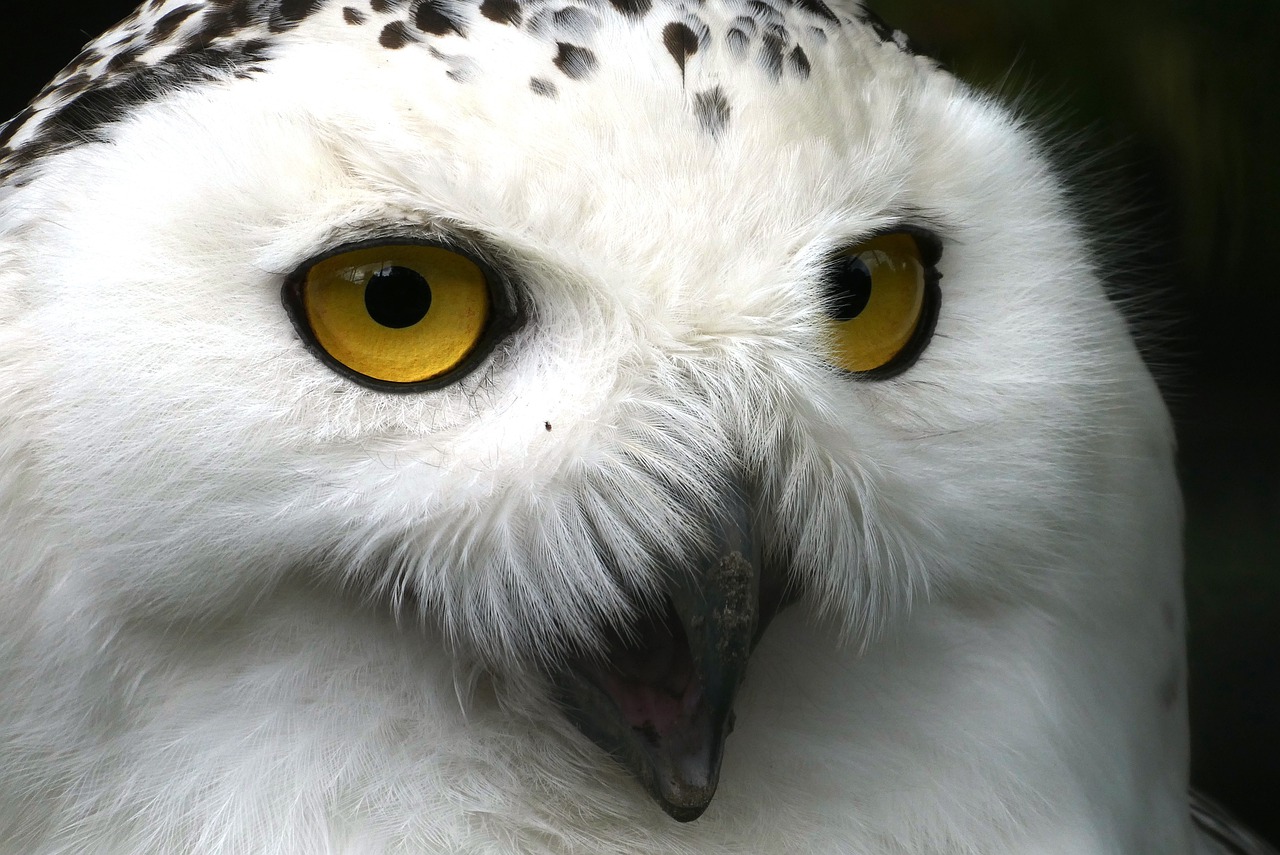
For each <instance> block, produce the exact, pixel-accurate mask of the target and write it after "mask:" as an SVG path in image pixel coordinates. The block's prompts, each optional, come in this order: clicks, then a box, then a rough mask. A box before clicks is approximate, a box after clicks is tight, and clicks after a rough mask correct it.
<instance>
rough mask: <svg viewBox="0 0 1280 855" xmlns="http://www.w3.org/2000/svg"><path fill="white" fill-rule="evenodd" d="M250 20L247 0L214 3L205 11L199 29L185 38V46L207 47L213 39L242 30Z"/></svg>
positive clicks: (251, 19)
mask: <svg viewBox="0 0 1280 855" xmlns="http://www.w3.org/2000/svg"><path fill="white" fill-rule="evenodd" d="M252 21H253V12H252V10H251V9H250V8H249V0H234V2H230V3H228V2H222V3H218V4H215V5H214V6H212V7H210V8H209V9H208V11H206V12H205V15H204V18H203V19H201V21H200V27H199V29H198V30H197V31H196V32H195V33H193V34H192V35H191V36H190V37H189V38H188V39H187V44H186V46H187V47H188V48H190V49H191V50H200V49H201V48H205V47H208V46H209V43H210V42H212V41H213V40H214V39H216V38H219V37H221V36H225V35H227V34H229V33H234V32H237V31H239V30H242V29H244V28H245V27H247V26H249V24H250V23H251V22H252Z"/></svg>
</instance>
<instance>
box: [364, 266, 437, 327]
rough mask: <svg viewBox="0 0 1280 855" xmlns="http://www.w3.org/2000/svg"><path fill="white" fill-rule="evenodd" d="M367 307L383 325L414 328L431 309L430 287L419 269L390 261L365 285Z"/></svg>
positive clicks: (372, 315) (365, 304)
mask: <svg viewBox="0 0 1280 855" xmlns="http://www.w3.org/2000/svg"><path fill="white" fill-rule="evenodd" d="M364 307H365V309H366V310H367V311H368V312H369V317H371V318H373V319H374V320H375V321H377V322H378V323H380V324H382V325H383V326H384V327H390V328H391V329H393V330H401V329H404V328H405V327H411V326H413V325H414V324H416V323H417V322H418V321H420V320H422V319H423V318H425V317H426V316H427V312H428V311H430V310H431V286H430V285H428V284H427V280H426V278H425V277H423V275H422V274H421V273H418V271H416V270H410V269H409V268H408V267H396V266H394V265H391V264H388V265H386V266H385V267H383V268H382V269H381V270H379V271H378V272H377V273H375V274H373V277H372V278H371V279H370V280H369V284H368V285H366V286H365V288H364Z"/></svg>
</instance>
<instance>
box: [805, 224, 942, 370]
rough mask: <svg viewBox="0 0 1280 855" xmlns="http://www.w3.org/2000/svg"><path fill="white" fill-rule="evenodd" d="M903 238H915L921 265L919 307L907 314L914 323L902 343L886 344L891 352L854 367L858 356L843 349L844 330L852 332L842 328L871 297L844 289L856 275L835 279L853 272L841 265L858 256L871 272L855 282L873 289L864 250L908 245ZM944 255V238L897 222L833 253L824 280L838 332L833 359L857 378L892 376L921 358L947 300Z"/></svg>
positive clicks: (831, 320)
mask: <svg viewBox="0 0 1280 855" xmlns="http://www.w3.org/2000/svg"><path fill="white" fill-rule="evenodd" d="M904 238H905V239H909V240H910V242H911V243H910V247H911V250H912V253H911V256H912V260H913V262H914V263H915V264H916V265H918V276H919V281H918V282H917V283H916V286H915V287H916V288H918V290H919V293H918V302H919V308H918V310H912V312H911V314H910V315H909V316H904V319H905V318H913V319H914V325H913V326H911V328H910V329H909V330H907V331H906V334H905V336H903V337H902V338H901V343H900V345H898V346H894V345H893V344H892V343H890V344H888V345H887V346H888V347H889V348H890V351H891V355H890V356H888V357H887V358H883V360H882V361H879V359H878V358H876V357H872V358H871V359H872V364H871V365H870V367H866V368H861V367H851V366H852V364H853V363H854V362H856V361H857V360H856V359H850V358H849V356H848V354H847V353H845V352H843V351H842V350H841V347H842V344H843V339H842V334H843V335H844V336H848V331H847V330H841V329H840V327H841V326H842V325H848V324H849V323H851V322H853V321H854V320H855V319H857V317H858V315H860V313H861V312H862V310H863V308H865V307H866V306H867V303H868V302H869V301H870V300H871V299H872V298H871V295H870V294H869V293H867V294H853V293H845V290H844V289H847V288H849V287H850V285H851V284H852V283H853V282H854V280H853V279H851V278H850V279H846V281H845V282H843V283H836V281H835V277H837V276H842V275H846V276H847V275H848V268H847V267H842V260H843V259H849V258H853V259H856V260H858V262H859V265H860V267H861V270H860V271H859V274H858V275H864V276H866V277H867V281H866V282H865V283H863V282H857V283H856V287H858V288H867V289H869V288H870V272H869V270H867V268H866V265H865V264H863V263H862V257H863V255H864V254H865V253H868V252H872V253H876V254H880V251H881V250H883V249H884V248H885V244H886V243H890V244H891V243H893V242H897V243H898V244H899V246H905V245H906V244H904V243H903V241H902V239H904ZM891 254H892V252H891ZM941 258H942V242H941V240H940V239H939V238H938V237H937V235H935V234H934V233H933V232H931V231H929V230H927V229H923V228H920V227H917V226H911V225H907V226H895V227H893V228H891V229H886V230H884V231H881V232H877V233H874V234H872V235H869V236H867V237H866V238H864V239H862V240H860V241H859V242H858V243H856V244H853V245H851V246H849V247H847V248H845V249H842V250H840V251H839V252H836V253H834V254H833V255H832V256H831V261H830V263H829V265H828V268H827V271H828V272H827V277H826V280H825V285H826V288H827V291H828V302H827V306H826V307H825V308H826V314H827V317H828V322H829V323H830V324H831V326H832V335H833V340H832V352H831V355H830V357H829V361H830V362H831V363H832V365H833V366H834V367H835V368H837V369H839V370H841V371H842V372H843V373H845V374H847V375H849V376H851V377H853V378H855V379H857V380H887V379H890V378H892V377H896V376H898V375H900V374H902V373H903V372H905V371H907V370H908V369H909V368H911V367H912V366H913V365H914V364H915V363H916V361H917V360H918V359H919V358H920V355H921V354H922V353H923V352H924V350H925V348H926V347H927V346H928V344H929V342H930V341H931V340H932V338H933V333H934V330H935V328H936V326H937V321H938V314H939V310H940V308H941V303H942V291H941V288H940V287H939V282H940V280H941V279H942V274H941V273H940V272H939V270H938V263H939V261H940V260H941ZM864 271H865V272H864Z"/></svg>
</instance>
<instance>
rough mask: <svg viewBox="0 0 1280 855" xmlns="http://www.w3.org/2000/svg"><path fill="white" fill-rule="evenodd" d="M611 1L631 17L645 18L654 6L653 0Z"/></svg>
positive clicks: (610, 0) (610, 1) (616, 7)
mask: <svg viewBox="0 0 1280 855" xmlns="http://www.w3.org/2000/svg"><path fill="white" fill-rule="evenodd" d="M609 3H610V5H612V6H613V8H615V9H617V10H618V11H619V12H621V13H622V14H624V15H626V16H627V17H629V18H643V17H644V16H645V15H647V14H649V10H650V9H652V8H653V0H609Z"/></svg>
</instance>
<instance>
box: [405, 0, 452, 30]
mask: <svg viewBox="0 0 1280 855" xmlns="http://www.w3.org/2000/svg"><path fill="white" fill-rule="evenodd" d="M413 25H414V26H415V27H417V28H418V29H419V30H421V31H422V32H424V33H430V34H431V35H433V36H445V35H448V34H449V33H454V34H456V35H459V36H461V35H464V34H463V32H462V27H461V26H460V25H459V24H458V22H457V21H454V20H453V19H452V18H450V17H449V16H448V15H446V14H445V13H444V9H443V8H442V7H441V5H440V4H438V3H437V2H435V0H417V6H416V7H415V9H414V12H413Z"/></svg>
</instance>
